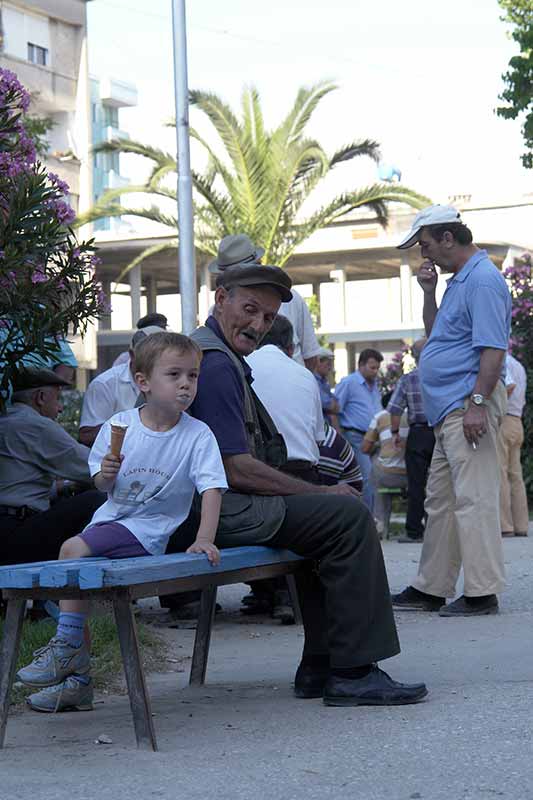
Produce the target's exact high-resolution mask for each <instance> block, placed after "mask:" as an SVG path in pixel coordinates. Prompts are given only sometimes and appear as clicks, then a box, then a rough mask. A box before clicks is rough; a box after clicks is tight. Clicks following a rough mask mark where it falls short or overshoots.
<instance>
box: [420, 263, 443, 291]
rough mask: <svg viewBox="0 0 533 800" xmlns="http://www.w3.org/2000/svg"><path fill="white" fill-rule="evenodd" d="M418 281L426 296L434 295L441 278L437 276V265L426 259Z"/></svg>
mask: <svg viewBox="0 0 533 800" xmlns="http://www.w3.org/2000/svg"><path fill="white" fill-rule="evenodd" d="M416 279H417V281H418V283H419V284H420V286H421V287H422V289H423V290H424V292H425V293H426V294H433V292H434V291H435V288H436V286H437V281H438V279H439V276H438V275H437V270H436V269H435V265H434V264H433V262H432V261H428V260H427V259H426V261H423V262H422V265H421V267H420V269H419V270H418V273H417V276H416Z"/></svg>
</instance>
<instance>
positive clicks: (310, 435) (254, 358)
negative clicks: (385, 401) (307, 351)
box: [246, 314, 325, 483]
mask: <svg viewBox="0 0 533 800" xmlns="http://www.w3.org/2000/svg"><path fill="white" fill-rule="evenodd" d="M293 353H294V344H293V328H292V325H291V323H290V321H289V320H288V319H287V318H286V317H285V316H283V315H281V314H278V316H277V317H276V319H275V320H274V323H273V325H272V327H271V329H270V331H269V332H268V333H267V335H266V336H265V337H264V339H263V340H262V342H261V344H260V347H259V349H258V350H256V351H255V352H254V353H252V354H251V355H250V356H248V357H247V359H246V360H247V361H248V363H249V365H250V366H251V368H252V375H253V379H254V381H253V384H252V386H253V390H254V392H255V393H256V394H257V396H258V397H259V399H260V400H261V402H262V403H263V405H264V406H265V408H266V410H267V411H268V413H269V414H270V416H271V417H272V419H273V420H274V423H275V425H276V428H277V429H278V431H279V432H280V433H281V435H282V436H283V438H284V440H285V444H286V446H287V457H288V462H287V467H286V471H287V472H290V473H291V474H295V475H296V474H297V476H298V477H300V478H302V479H303V480H309V481H311V482H314V483H316V482H318V471H317V469H316V465H317V464H318V459H319V458H320V453H319V449H318V443H320V442H322V441H323V440H324V437H325V429H324V418H323V415H322V403H321V402H320V392H319V389H318V386H317V383H316V380H315V378H314V376H313V374H312V372H310V371H309V370H308V369H306V368H305V367H303V366H302V365H301V364H297V363H296V362H295V361H294V360H293Z"/></svg>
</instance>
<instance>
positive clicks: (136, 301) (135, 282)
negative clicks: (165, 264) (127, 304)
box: [129, 264, 141, 328]
mask: <svg viewBox="0 0 533 800" xmlns="http://www.w3.org/2000/svg"><path fill="white" fill-rule="evenodd" d="M129 279H130V297H131V326H132V328H134V327H135V326H136V325H137V322H138V321H139V319H140V316H141V265H140V264H137V265H136V266H135V267H133V269H131V270H130V272H129Z"/></svg>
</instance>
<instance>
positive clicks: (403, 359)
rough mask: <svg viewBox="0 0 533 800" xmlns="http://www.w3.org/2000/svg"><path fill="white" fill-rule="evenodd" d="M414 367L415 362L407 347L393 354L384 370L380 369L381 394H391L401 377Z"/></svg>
mask: <svg viewBox="0 0 533 800" xmlns="http://www.w3.org/2000/svg"><path fill="white" fill-rule="evenodd" d="M414 366H415V360H414V358H413V356H412V355H411V348H410V347H409V346H408V345H405V346H404V347H403V348H402V349H401V350H399V351H398V352H397V353H394V355H393V357H392V358H391V360H390V361H389V363H388V364H387V365H386V367H385V370H383V369H382V370H381V372H380V373H379V376H378V381H379V388H380V389H381V394H387V392H393V391H394V389H395V388H396V384H397V383H398V381H399V380H400V378H401V377H402V375H404V374H407V373H408V372H411V370H412V369H413V367H414Z"/></svg>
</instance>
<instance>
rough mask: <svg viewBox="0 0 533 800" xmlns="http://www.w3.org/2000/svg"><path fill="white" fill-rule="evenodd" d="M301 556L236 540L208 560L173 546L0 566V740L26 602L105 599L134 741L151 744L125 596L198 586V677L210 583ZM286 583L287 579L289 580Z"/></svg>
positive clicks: (211, 605)
mask: <svg viewBox="0 0 533 800" xmlns="http://www.w3.org/2000/svg"><path fill="white" fill-rule="evenodd" d="M306 563H308V562H306V560H305V559H303V558H301V557H300V556H297V555H295V554H294V553H292V552H290V551H289V550H273V549H271V548H269V547H236V548H233V549H228V550H223V551H222V552H221V560H220V564H219V565H218V566H216V567H211V566H210V565H209V563H208V561H207V558H206V556H205V555H196V554H190V555H187V554H185V553H177V554H175V555H165V556H147V557H145V558H127V559H120V560H111V559H107V558H85V559H79V560H76V561H68V560H65V561H44V562H40V563H36V564H17V565H15V566H8V567H0V589H1V590H2V594H3V596H4V599H6V600H7V609H6V619H5V624H4V635H3V639H2V647H1V650H0V747H3V745H4V739H5V731H6V724H7V715H8V709H9V702H10V694H11V687H12V684H13V679H14V675H15V665H16V663H17V657H18V651H19V644H20V635H21V630H22V622H23V619H24V611H25V607H26V601H27V600H28V599H32V600H54V601H56V602H57V601H58V600H61V599H68V598H79V597H84V598H88V597H100V598H106V599H109V600H111V602H112V604H113V611H114V615H115V621H116V625H117V632H118V638H119V642H120V650H121V654H122V662H123V666H124V673H125V675H126V683H127V687H128V695H129V700H130V706H131V712H132V716H133V724H134V728H135V736H136V739H137V747H139V748H144V749H152V750H157V742H156V736H155V731H154V726H153V720H152V712H151V709H150V698H149V696H148V692H147V689H146V681H145V678H144V672H143V668H142V664H141V660H140V657H139V645H138V639H137V630H136V625H135V618H134V615H133V612H132V606H131V603H132V600H135V599H137V598H141V597H153V596H158V595H166V594H174V593H176V592H185V591H189V590H198V589H200V590H201V599H200V614H199V617H198V625H197V628H196V636H195V641H194V649H193V657H192V665H191V673H190V679H189V683H190V684H191V685H201V684H203V683H204V681H205V675H206V670H207V659H208V656H209V644H210V640H211V629H212V625H213V619H214V614H215V605H216V594H217V587H218V586H222V585H224V584H231V583H241V582H245V581H252V580H260V579H261V578H272V577H276V576H278V575H287V576H289V580H291V579H292V581H293V580H294V579H293V578H292V574H293V573H294V572H295V571H297V570H298V569H300V568H301V567H302V566H303V565H305V564H306ZM293 586H294V584H293Z"/></svg>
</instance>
